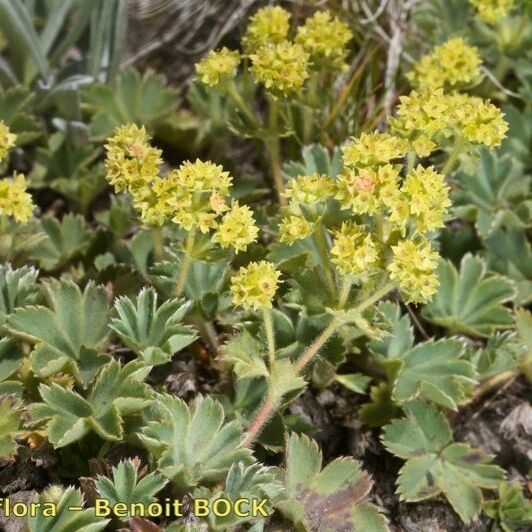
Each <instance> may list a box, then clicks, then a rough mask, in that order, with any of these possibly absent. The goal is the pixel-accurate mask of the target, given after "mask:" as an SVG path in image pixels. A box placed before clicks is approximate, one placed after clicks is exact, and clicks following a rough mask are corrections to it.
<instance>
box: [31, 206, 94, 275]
mask: <svg viewBox="0 0 532 532" xmlns="http://www.w3.org/2000/svg"><path fill="white" fill-rule="evenodd" d="M40 224H41V227H42V230H43V232H44V234H45V235H46V238H45V239H43V240H42V241H40V242H39V243H38V244H37V245H35V246H34V247H33V248H32V250H31V254H30V258H32V259H33V260H36V261H37V262H38V263H39V264H40V266H41V267H42V268H43V269H45V270H47V271H51V270H54V269H56V268H59V267H64V266H65V265H66V264H67V263H68V262H70V261H73V260H75V259H76V258H78V257H79V256H80V255H81V254H82V253H83V252H84V251H85V250H86V249H87V247H88V245H89V243H90V237H91V231H90V229H89V227H88V225H87V222H86V221H85V218H83V217H82V216H76V215H74V214H66V215H65V216H63V218H62V219H61V221H59V220H57V219H56V218H53V217H51V216H45V217H43V218H41V219H40Z"/></svg>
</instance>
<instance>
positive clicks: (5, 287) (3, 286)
mask: <svg viewBox="0 0 532 532" xmlns="http://www.w3.org/2000/svg"><path fill="white" fill-rule="evenodd" d="M38 276H39V272H38V270H36V269H35V268H31V267H28V266H23V267H22V268H17V269H13V268H12V266H11V265H10V264H5V265H4V264H0V326H2V325H3V324H4V323H5V321H6V319H7V317H8V316H9V314H11V313H12V312H13V311H14V310H15V308H16V307H24V306H26V305H33V304H35V303H36V302H37V301H38V299H39V296H40V292H39V287H38V285H37V277H38Z"/></svg>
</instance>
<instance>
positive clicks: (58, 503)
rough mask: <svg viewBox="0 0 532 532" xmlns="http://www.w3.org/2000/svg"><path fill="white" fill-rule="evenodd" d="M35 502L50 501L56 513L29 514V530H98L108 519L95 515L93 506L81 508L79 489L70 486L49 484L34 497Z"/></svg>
mask: <svg viewBox="0 0 532 532" xmlns="http://www.w3.org/2000/svg"><path fill="white" fill-rule="evenodd" d="M35 502H37V503H40V504H41V505H42V507H44V505H45V503H52V504H53V505H54V507H55V508H56V515H55V516H53V517H51V516H48V515H43V513H42V512H36V513H35V515H34V516H31V515H30V516H29V517H28V521H27V526H28V531H29V532H98V531H99V530H103V529H104V528H105V527H106V526H107V523H109V519H102V518H100V517H96V511H95V509H94V508H86V509H83V505H84V500H83V496H82V494H81V491H80V490H79V489H76V488H74V487H72V486H70V487H68V488H66V489H65V488H62V487H60V486H50V487H49V488H47V489H46V490H45V491H43V492H42V493H40V494H39V495H37V496H36V497H35ZM71 508H82V509H81V510H71Z"/></svg>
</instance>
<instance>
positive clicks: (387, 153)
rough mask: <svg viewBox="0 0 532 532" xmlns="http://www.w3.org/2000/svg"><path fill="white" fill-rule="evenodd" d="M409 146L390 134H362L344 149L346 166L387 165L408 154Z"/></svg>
mask: <svg viewBox="0 0 532 532" xmlns="http://www.w3.org/2000/svg"><path fill="white" fill-rule="evenodd" d="M406 148H407V144H406V142H405V141H404V140H403V139H400V138H398V137H394V136H393V135H389V134H388V133H380V132H378V131H375V132H374V133H369V134H368V133H362V134H361V135H360V137H358V138H353V139H351V141H350V142H349V143H348V144H346V145H345V146H344V147H343V148H342V153H343V160H344V164H345V165H346V166H355V167H358V166H373V165H376V164H383V163H387V162H389V161H391V160H393V159H397V158H398V157H403V156H404V155H405V153H406Z"/></svg>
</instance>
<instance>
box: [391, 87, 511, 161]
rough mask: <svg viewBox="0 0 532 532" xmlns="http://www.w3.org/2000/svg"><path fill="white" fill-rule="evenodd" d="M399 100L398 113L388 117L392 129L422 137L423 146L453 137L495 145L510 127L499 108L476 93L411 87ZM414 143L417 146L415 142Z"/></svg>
mask: <svg viewBox="0 0 532 532" xmlns="http://www.w3.org/2000/svg"><path fill="white" fill-rule="evenodd" d="M400 102H401V103H400V105H399V107H398V110H397V116H396V117H393V118H390V119H389V123H390V125H391V127H392V132H393V133H394V134H397V135H399V136H401V137H403V138H406V139H408V140H410V141H411V142H413V141H414V140H416V139H420V138H421V139H423V142H422V145H424V146H425V145H427V146H430V142H433V141H435V142H438V141H439V142H442V141H443V140H445V139H449V138H450V139H453V140H455V141H458V142H461V143H464V144H467V143H469V144H472V145H479V144H484V145H486V146H489V147H495V146H499V145H500V144H501V142H502V140H503V139H504V137H505V134H506V132H507V131H508V124H507V123H506V121H505V120H504V115H503V114H502V112H501V111H500V109H498V108H497V107H495V106H494V105H493V104H492V103H490V102H489V101H486V100H483V99H482V98H478V97H476V96H469V95H467V94H461V93H458V92H453V93H450V94H445V93H444V92H443V90H442V89H436V90H434V91H422V92H417V91H412V92H411V93H410V95H409V96H401V97H400ZM429 141H430V142H429ZM412 146H413V148H414V149H415V147H416V145H415V144H414V143H413V144H412ZM427 149H428V148H427ZM418 155H420V156H422V154H421V153H418Z"/></svg>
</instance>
